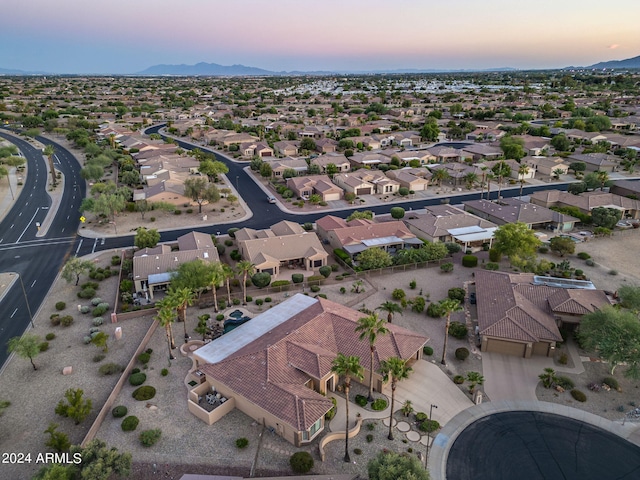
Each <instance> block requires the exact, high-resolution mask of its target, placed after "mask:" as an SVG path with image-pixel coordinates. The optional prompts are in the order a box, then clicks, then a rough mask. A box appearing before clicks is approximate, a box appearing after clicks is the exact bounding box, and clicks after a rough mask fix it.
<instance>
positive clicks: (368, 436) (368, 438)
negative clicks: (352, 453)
mask: <svg viewBox="0 0 640 480" xmlns="http://www.w3.org/2000/svg"><path fill="white" fill-rule="evenodd" d="M371 442H373V435H371V434H370V433H369V434H367V443H371Z"/></svg>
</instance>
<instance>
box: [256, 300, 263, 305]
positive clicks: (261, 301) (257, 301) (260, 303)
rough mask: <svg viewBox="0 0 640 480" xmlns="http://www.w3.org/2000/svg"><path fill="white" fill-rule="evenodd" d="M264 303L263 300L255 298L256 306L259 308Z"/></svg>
mask: <svg viewBox="0 0 640 480" xmlns="http://www.w3.org/2000/svg"><path fill="white" fill-rule="evenodd" d="M263 303H264V300H263V299H261V298H256V305H258V306H261V305H262V304H263Z"/></svg>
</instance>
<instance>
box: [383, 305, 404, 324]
mask: <svg viewBox="0 0 640 480" xmlns="http://www.w3.org/2000/svg"><path fill="white" fill-rule="evenodd" d="M378 310H382V311H383V312H387V322H389V323H391V322H392V320H393V314H394V313H399V314H400V315H402V307H401V306H400V305H398V304H397V303H395V302H384V303H383V304H382V305H380V306H379V307H378Z"/></svg>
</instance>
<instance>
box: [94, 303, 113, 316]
mask: <svg viewBox="0 0 640 480" xmlns="http://www.w3.org/2000/svg"><path fill="white" fill-rule="evenodd" d="M108 308H109V307H105V306H104V305H102V304H100V305H98V306H97V307H96V308H94V309H93V310H92V311H91V315H93V316H94V317H99V316H101V315H104V314H105V313H107V309H108Z"/></svg>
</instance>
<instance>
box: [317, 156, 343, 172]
mask: <svg viewBox="0 0 640 480" xmlns="http://www.w3.org/2000/svg"><path fill="white" fill-rule="evenodd" d="M331 163H332V164H333V165H335V166H336V167H337V168H338V172H339V173H342V172H348V171H349V170H351V163H349V160H348V159H347V157H345V156H344V155H342V154H341V153H329V154H327V155H320V156H318V157H315V158H312V159H311V165H318V166H319V167H320V171H321V172H322V173H326V171H327V165H329V164H331Z"/></svg>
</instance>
